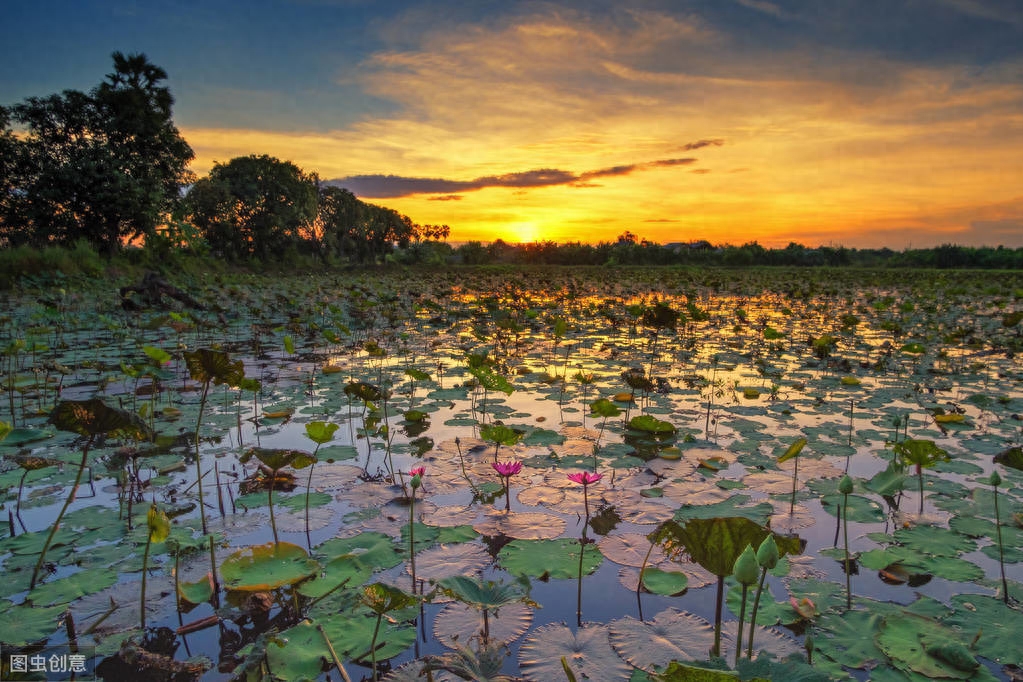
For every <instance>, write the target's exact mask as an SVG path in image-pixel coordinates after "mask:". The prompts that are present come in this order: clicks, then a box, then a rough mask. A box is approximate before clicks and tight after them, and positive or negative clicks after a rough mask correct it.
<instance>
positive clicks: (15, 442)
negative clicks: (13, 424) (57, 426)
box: [0, 424, 53, 448]
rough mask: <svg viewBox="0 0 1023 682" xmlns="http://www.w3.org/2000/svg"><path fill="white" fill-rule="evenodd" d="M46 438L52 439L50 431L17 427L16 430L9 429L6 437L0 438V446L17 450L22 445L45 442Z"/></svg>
mask: <svg viewBox="0 0 1023 682" xmlns="http://www.w3.org/2000/svg"><path fill="white" fill-rule="evenodd" d="M4 426H7V427H10V424H4ZM47 438H53V432H52V431H47V430H45V429H32V428H25V427H18V428H16V429H10V430H9V431H8V432H7V435H6V436H4V437H3V438H0V446H6V447H11V448H18V447H21V446H22V445H27V444H29V443H35V442H37V441H41V440H46V439H47Z"/></svg>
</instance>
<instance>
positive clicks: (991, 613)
mask: <svg viewBox="0 0 1023 682" xmlns="http://www.w3.org/2000/svg"><path fill="white" fill-rule="evenodd" d="M952 608H953V612H952V614H951V615H950V616H948V617H947V618H945V619H944V621H943V622H944V623H945V624H946V625H948V626H950V627H952V628H953V629H954V630H955V632H957V633H959V635H958V639H959V640H960V641H965V642H973V641H974V639H975V638H976V643H975V644H974V647H973V648H974V650H975V651H976V653H977V654H978V655H980V656H983V657H984V658H989V659H991V660H992V661H995V662H997V663H998V664H1000V665H1023V647H1020V645H1019V637H1020V633H1021V632H1023V613H1021V612H1020V611H1018V610H1017V609H1014V608H1011V607H1010V606H1008V605H1007V604H1005V602H1003V601H1002V600H1001V599H998V598H995V597H989V596H987V595H981V594H957V595H954V596H953V597H952ZM0 639H2V638H0Z"/></svg>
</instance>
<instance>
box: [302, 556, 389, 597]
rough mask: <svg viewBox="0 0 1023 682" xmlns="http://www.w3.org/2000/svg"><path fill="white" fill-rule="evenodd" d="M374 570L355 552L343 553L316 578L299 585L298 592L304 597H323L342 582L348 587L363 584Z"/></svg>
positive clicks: (329, 563)
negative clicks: (359, 558) (361, 560)
mask: <svg viewBox="0 0 1023 682" xmlns="http://www.w3.org/2000/svg"><path fill="white" fill-rule="evenodd" d="M372 573H373V571H372V570H371V569H370V568H367V567H366V566H365V564H363V563H362V562H360V561H359V560H358V558H357V557H356V555H354V554H342V555H341V556H339V557H335V558H334V559H331V560H330V561H329V562H327V564H326V565H325V566H324V567H323V571H322V572H321V573H320V574H319V575H317V576H316V577H315V578H314V579H312V580H308V581H306V582H304V583H302V584H301V585H299V586H298V593H299V594H301V595H302V596H304V597H311V598H314V599H315V598H317V597H322V596H323V595H325V594H327V593H328V592H330V591H331V590H334V589H336V588H337V586H338V585H340V584H341V583H342V582H344V581H347V582H345V585H346V586H347V587H354V586H357V585H361V584H362V583H364V582H366V581H367V580H369V577H370V576H371V575H372Z"/></svg>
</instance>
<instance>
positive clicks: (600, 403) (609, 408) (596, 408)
mask: <svg viewBox="0 0 1023 682" xmlns="http://www.w3.org/2000/svg"><path fill="white" fill-rule="evenodd" d="M621 413H622V411H621V410H620V409H619V408H618V406H617V405H615V404H614V403H613V402H611V401H610V400H608V399H607V398H600V399H599V400H595V401H593V402H592V403H590V414H592V415H593V416H594V417H604V418H605V419H608V418H611V417H617V416H618V415H620V414H621Z"/></svg>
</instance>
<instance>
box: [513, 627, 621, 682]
mask: <svg viewBox="0 0 1023 682" xmlns="http://www.w3.org/2000/svg"><path fill="white" fill-rule="evenodd" d="M562 658H564V659H565V662H566V663H567V664H568V666H569V668H571V669H572V671H573V673H574V674H575V676H576V679H581V680H586V679H589V680H626V679H629V675H630V674H631V672H632V666H629V665H627V664H626V663H625V661H623V660H622V659H621V658H619V657H618V654H616V653H615V650H614V649H612V648H611V644H610V643H609V641H608V626H607V625H598V624H594V623H584V624H583V625H582V627H578V628H575V631H574V632H573V630H572V629H570V628H569V627H568V626H567V625H564V624H562V623H552V624H550V625H544V626H542V627H539V628H537V629H536V630H534V631H533V633H532V634H531V635H530V636H529V637H527V638H526V640H525V641H524V642H523V643H522V647H521V648H520V649H519V667H520V668H521V670H522V675H523V676H524V677H525V678H526V679H527V680H531V681H532V682H551V681H552V680H560V679H562V678H564V677H565V670H564V668H563V667H562V665H561V659H562Z"/></svg>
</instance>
